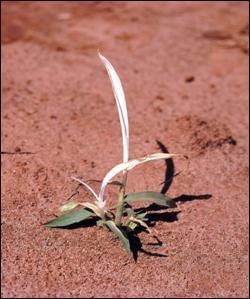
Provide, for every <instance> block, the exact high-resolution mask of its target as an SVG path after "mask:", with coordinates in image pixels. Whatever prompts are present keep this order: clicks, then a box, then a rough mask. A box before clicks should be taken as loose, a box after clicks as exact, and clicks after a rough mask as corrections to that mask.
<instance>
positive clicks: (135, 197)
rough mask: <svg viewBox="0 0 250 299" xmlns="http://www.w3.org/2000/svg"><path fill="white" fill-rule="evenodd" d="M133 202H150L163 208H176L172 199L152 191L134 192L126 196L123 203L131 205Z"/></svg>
mask: <svg viewBox="0 0 250 299" xmlns="http://www.w3.org/2000/svg"><path fill="white" fill-rule="evenodd" d="M134 201H151V202H154V203H156V204H158V205H160V206H165V207H169V208H175V207H176V202H175V201H174V200H173V199H171V198H169V197H167V196H165V195H164V194H162V193H160V192H153V191H146V192H136V193H131V194H128V195H127V196H126V197H125V202H127V203H131V202H134Z"/></svg>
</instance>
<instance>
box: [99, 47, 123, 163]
mask: <svg viewBox="0 0 250 299" xmlns="http://www.w3.org/2000/svg"><path fill="white" fill-rule="evenodd" d="M98 54H99V57H100V59H101V61H102V63H103V65H104V66H105V68H106V70H107V72H108V75H109V79H110V81H111V84H112V89H113V93H114V96H115V100H116V104H117V108H118V113H119V118H120V123H121V129H122V142H123V162H127V161H128V147H129V128H128V112H127V105H126V99H125V95H124V91H123V88H122V84H121V80H120V78H119V76H118V75H117V73H116V71H115V69H114V68H113V66H112V64H111V63H110V62H109V61H108V59H107V58H105V57H104V56H102V55H101V54H100V53H98Z"/></svg>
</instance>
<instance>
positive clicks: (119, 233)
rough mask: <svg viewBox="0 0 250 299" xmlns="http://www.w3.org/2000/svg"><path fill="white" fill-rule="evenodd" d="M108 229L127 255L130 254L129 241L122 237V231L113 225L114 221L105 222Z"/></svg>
mask: <svg viewBox="0 0 250 299" xmlns="http://www.w3.org/2000/svg"><path fill="white" fill-rule="evenodd" d="M105 224H106V225H107V226H108V228H109V229H110V230H111V231H112V232H113V233H114V234H115V235H116V236H117V237H118V238H119V239H120V240H121V241H122V243H123V246H124V248H125V249H126V251H127V253H128V254H130V252H131V251H130V244H129V240H128V239H127V238H126V237H125V236H124V234H123V233H122V231H121V230H120V229H119V228H118V227H117V226H116V225H115V223H114V221H111V220H108V221H106V222H105Z"/></svg>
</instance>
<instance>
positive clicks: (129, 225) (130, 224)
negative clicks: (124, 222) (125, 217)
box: [128, 221, 138, 230]
mask: <svg viewBox="0 0 250 299" xmlns="http://www.w3.org/2000/svg"><path fill="white" fill-rule="evenodd" d="M137 226H138V224H137V223H135V222H133V221H129V223H128V227H129V228H130V229H132V230H135V228H136V227H137Z"/></svg>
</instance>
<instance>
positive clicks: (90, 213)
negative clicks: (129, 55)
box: [45, 53, 186, 254]
mask: <svg viewBox="0 0 250 299" xmlns="http://www.w3.org/2000/svg"><path fill="white" fill-rule="evenodd" d="M98 54H99V57H100V59H101V61H102V63H103V64H104V66H105V68H106V70H107V72H108V75H109V78H110V81H111V83H112V89H113V92H114V96H115V100H116V104H117V108H118V113H119V118H120V124H121V130H122V141H123V163H121V164H118V165H116V166H115V167H113V168H112V169H111V170H110V171H109V172H108V173H107V174H106V175H105V177H104V179H103V180H102V181H99V182H101V187H100V191H99V194H97V193H96V192H95V191H94V190H93V189H92V188H91V187H90V186H89V185H88V184H87V182H89V181H86V182H84V181H82V180H80V179H78V178H75V177H72V179H73V180H75V181H77V182H78V183H79V184H80V185H82V186H84V187H86V188H87V189H88V190H89V191H90V192H91V193H92V195H93V196H94V198H95V202H94V203H93V202H92V203H90V202H77V201H72V202H69V203H67V204H65V205H63V206H62V207H61V208H60V211H61V212H65V211H70V210H73V209H75V208H77V207H83V208H81V209H77V210H73V211H71V212H69V213H67V214H64V215H62V216H59V217H57V218H55V219H54V220H52V221H50V222H48V223H46V224H45V226H47V227H65V226H69V225H71V224H74V223H77V222H80V221H83V220H85V219H87V218H95V219H96V220H97V222H96V223H97V225H98V226H103V227H107V228H108V229H109V230H111V231H112V232H113V233H114V234H115V235H116V236H117V237H118V238H119V239H120V240H121V241H122V243H123V246H124V248H125V249H126V251H127V253H128V254H130V253H131V246H130V242H129V238H128V234H127V233H128V232H129V231H134V230H135V228H136V227H138V226H141V227H143V228H144V229H146V230H147V231H148V232H149V233H150V234H152V233H151V231H150V229H149V227H148V225H147V223H146V222H145V221H147V218H146V213H142V212H135V211H134V210H133V208H132V207H131V205H130V204H131V203H133V202H135V201H145V200H146V201H150V202H153V203H155V204H157V205H160V206H165V207H170V208H174V207H176V203H175V201H174V200H172V199H171V198H169V197H168V196H165V195H164V194H162V193H159V192H153V191H146V192H136V193H132V194H126V183H127V176H128V172H129V170H131V169H133V168H134V167H136V166H138V165H140V164H142V163H146V162H149V161H156V160H162V159H171V158H173V157H175V156H184V155H181V154H168V153H156V154H151V155H147V156H145V157H142V158H140V159H134V160H129V125H128V114H127V106H126V100H125V95H124V92H123V88H122V84H121V81H120V79H119V77H118V75H117V73H116V71H115V70H114V68H113V66H112V65H111V63H110V62H109V61H108V60H107V59H106V58H105V57H104V56H102V55H101V54H100V53H98ZM184 157H185V158H186V156H184ZM121 172H122V174H123V176H122V181H116V180H113V178H114V177H115V176H116V175H117V174H119V173H121ZM93 181H94V180H93ZM95 181H97V180H95ZM108 184H113V185H117V186H118V187H119V191H118V200H117V205H116V206H114V207H108V205H107V199H106V198H105V189H106V187H107V185H108Z"/></svg>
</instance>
